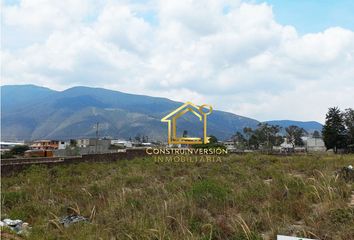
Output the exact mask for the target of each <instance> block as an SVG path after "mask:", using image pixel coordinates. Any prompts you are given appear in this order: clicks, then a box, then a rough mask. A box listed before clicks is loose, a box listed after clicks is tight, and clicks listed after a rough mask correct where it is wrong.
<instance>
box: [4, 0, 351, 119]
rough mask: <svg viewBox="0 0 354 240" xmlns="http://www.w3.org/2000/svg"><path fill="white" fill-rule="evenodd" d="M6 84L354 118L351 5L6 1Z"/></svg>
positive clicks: (347, 0) (270, 113)
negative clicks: (344, 112)
mask: <svg viewBox="0 0 354 240" xmlns="http://www.w3.org/2000/svg"><path fill="white" fill-rule="evenodd" d="M1 9H2V13H1V18H2V24H1V25H2V49H1V61H2V74H1V80H2V81H1V84H2V85H5V84H27V83H31V84H36V85H40V86H45V87H49V88H52V89H56V90H64V89H66V88H69V87H72V86H77V85H84V86H92V87H104V88H109V89H113V90H119V91H124V92H129V93H137V94H146V95H152V96H163V97H167V98H170V99H174V100H180V101H186V100H191V101H194V102H195V103H197V104H202V103H208V104H211V105H213V107H214V108H216V109H220V110H225V111H231V112H234V113H236V114H240V115H244V116H248V117H252V118H256V119H258V120H270V119H294V120H317V121H320V122H323V121H324V115H325V113H326V111H327V108H328V107H330V106H339V107H341V108H343V109H344V108H347V107H354V94H353V93H354V15H353V12H354V1H351V0H338V1H330V0H321V1H320V0H317V1H316V0H298V1H282V0H268V1H265V2H264V1H260V0H248V1H238V0H232V1H228V0H203V1H202V0H199V1H193V0H185V1H184V0H168V1H166V0H152V1H141V0H140V1H138V0H132V1H129V0H121V1H94V0H56V1H54V0H48V1H45V0H22V1H16V0H15V1H14V0H11V1H9V0H5V1H1Z"/></svg>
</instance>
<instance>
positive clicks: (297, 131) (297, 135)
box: [285, 125, 306, 147]
mask: <svg viewBox="0 0 354 240" xmlns="http://www.w3.org/2000/svg"><path fill="white" fill-rule="evenodd" d="M285 131H286V137H287V138H288V140H289V142H290V143H291V144H292V145H293V147H295V146H304V142H303V141H302V139H301V137H302V136H304V134H305V133H306V131H305V130H304V129H303V128H300V127H298V126H294V125H291V126H289V127H287V128H285Z"/></svg>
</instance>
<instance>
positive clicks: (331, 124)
mask: <svg viewBox="0 0 354 240" xmlns="http://www.w3.org/2000/svg"><path fill="white" fill-rule="evenodd" d="M322 136H323V140H324V142H325V145H326V148H327V149H333V151H334V152H335V153H337V151H338V149H339V148H344V147H345V146H346V138H347V136H346V129H345V125H344V114H343V113H341V111H340V109H339V108H338V107H332V108H329V109H328V112H327V114H326V122H325V125H324V126H323V128H322Z"/></svg>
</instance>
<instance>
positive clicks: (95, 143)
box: [76, 138, 111, 154]
mask: <svg viewBox="0 0 354 240" xmlns="http://www.w3.org/2000/svg"><path fill="white" fill-rule="evenodd" d="M76 145H77V146H78V147H79V149H80V153H81V154H90V153H106V152H110V151H109V147H110V146H111V140H110V139H96V138H84V139H78V140H77V144H76Z"/></svg>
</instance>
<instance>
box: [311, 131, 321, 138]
mask: <svg viewBox="0 0 354 240" xmlns="http://www.w3.org/2000/svg"><path fill="white" fill-rule="evenodd" d="M312 137H313V138H320V137H321V136H320V133H319V132H318V131H317V130H315V131H314V132H313V134H312Z"/></svg>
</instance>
